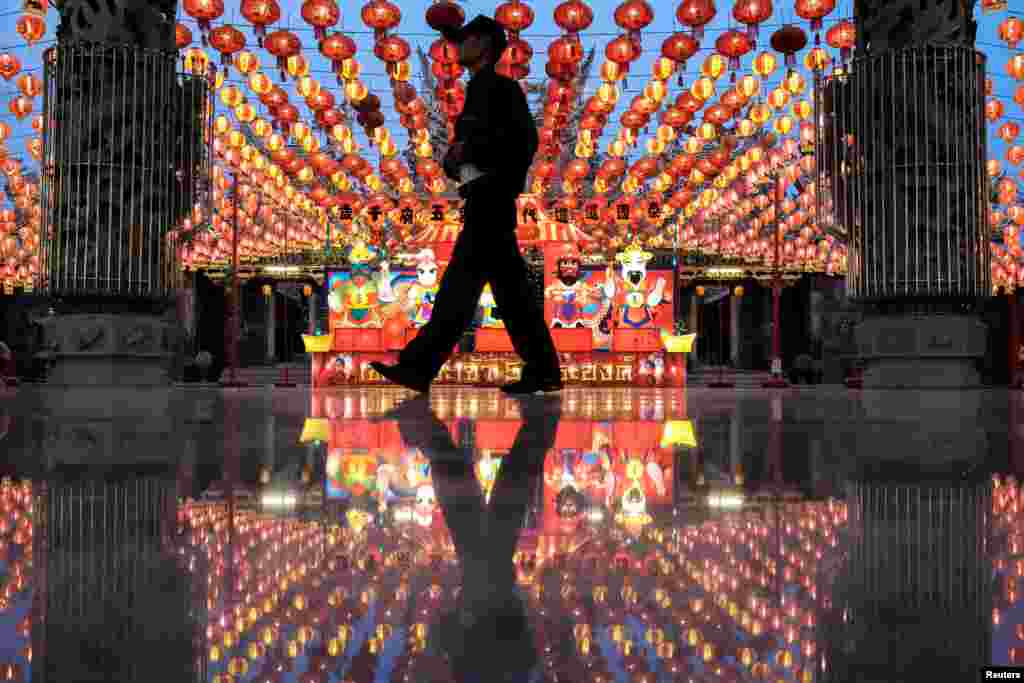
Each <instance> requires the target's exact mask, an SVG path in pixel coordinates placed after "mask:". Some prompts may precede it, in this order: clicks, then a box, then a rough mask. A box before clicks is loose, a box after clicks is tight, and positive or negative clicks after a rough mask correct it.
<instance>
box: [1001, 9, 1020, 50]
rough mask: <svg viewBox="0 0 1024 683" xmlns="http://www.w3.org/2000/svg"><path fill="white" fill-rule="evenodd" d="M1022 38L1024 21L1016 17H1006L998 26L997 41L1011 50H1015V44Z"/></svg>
mask: <svg viewBox="0 0 1024 683" xmlns="http://www.w3.org/2000/svg"><path fill="white" fill-rule="evenodd" d="M1022 36H1024V21H1022V20H1021V19H1020V18H1018V17H1007V18H1006V19H1003V21H1002V22H1000V24H999V40H1002V41H1003V42H1005V43H1006V44H1007V45H1008V46H1009V48H1010V49H1011V50H1016V49H1017V43H1019V42H1020V39H1021V37H1022Z"/></svg>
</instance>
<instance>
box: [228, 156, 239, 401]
mask: <svg viewBox="0 0 1024 683" xmlns="http://www.w3.org/2000/svg"><path fill="white" fill-rule="evenodd" d="M234 180H235V183H234V187H233V188H232V195H231V196H232V199H233V203H234V207H233V210H232V215H231V235H232V238H231V322H230V323H229V324H230V326H231V350H230V358H229V363H230V372H229V374H228V383H229V384H232V385H234V384H237V383H238V341H239V339H238V338H239V337H241V336H242V326H241V320H240V318H241V311H240V307H241V303H242V301H241V292H239V291H238V176H237V175H236V176H235V179H234Z"/></svg>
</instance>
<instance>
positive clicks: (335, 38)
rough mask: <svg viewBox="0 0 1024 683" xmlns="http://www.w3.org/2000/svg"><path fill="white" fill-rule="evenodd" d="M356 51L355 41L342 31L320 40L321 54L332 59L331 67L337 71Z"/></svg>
mask: <svg viewBox="0 0 1024 683" xmlns="http://www.w3.org/2000/svg"><path fill="white" fill-rule="evenodd" d="M355 53H356V44H355V41H354V40H352V39H351V38H349V37H348V36H346V35H344V34H342V33H332V34H331V35H329V36H327V37H326V38H324V39H323V40H322V41H320V54H322V55H323V56H324V57H326V58H327V59H329V60H331V68H332V69H334V70H335V71H337V70H338V69H339V68H340V67H341V64H342V62H344V61H345V60H346V59H351V58H352V57H353V56H354V55H355Z"/></svg>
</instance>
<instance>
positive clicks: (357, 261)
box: [327, 242, 391, 327]
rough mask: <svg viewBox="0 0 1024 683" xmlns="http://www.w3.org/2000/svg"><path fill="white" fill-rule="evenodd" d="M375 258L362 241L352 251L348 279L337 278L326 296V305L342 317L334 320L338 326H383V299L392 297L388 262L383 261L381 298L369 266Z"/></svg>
mask: <svg viewBox="0 0 1024 683" xmlns="http://www.w3.org/2000/svg"><path fill="white" fill-rule="evenodd" d="M372 259H373V254H372V253H370V251H369V249H367V247H366V245H365V244H363V243H361V242H360V243H359V244H357V245H356V246H355V247H353V249H352V251H351V252H350V254H349V261H350V262H351V264H352V268H351V273H350V280H349V282H347V283H345V282H343V281H341V280H336V281H335V282H334V284H333V285H332V289H331V292H330V294H328V295H327V305H328V306H329V307H330V309H331V312H332V313H333V314H335V315H337V316H341V319H340V320H338V321H337V322H335V327H381V326H382V324H383V322H382V321H381V318H380V313H379V311H378V307H379V305H380V301H387V300H389V299H390V298H391V297H390V295H391V285H390V281H389V272H388V264H387V263H386V262H385V263H382V264H381V284H380V294H381V296H380V300H378V285H377V283H376V282H374V278H373V275H372V271H371V268H370V262H371V260H372Z"/></svg>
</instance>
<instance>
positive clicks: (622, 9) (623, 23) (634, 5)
mask: <svg viewBox="0 0 1024 683" xmlns="http://www.w3.org/2000/svg"><path fill="white" fill-rule="evenodd" d="M614 18H615V23H616V24H617V25H618V26H619V27H620V28H622V29H623V30H625V31H631V32H633V33H636V32H637V31H641V30H643V29H644V28H646V27H647V26H648V25H649V24H650V23H651V21H653V20H654V10H652V9H651V6H650V5H649V4H647V2H646V0H626V2H624V3H622V4H621V5H619V6H618V7H617V8H616V9H615V14H614Z"/></svg>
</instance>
